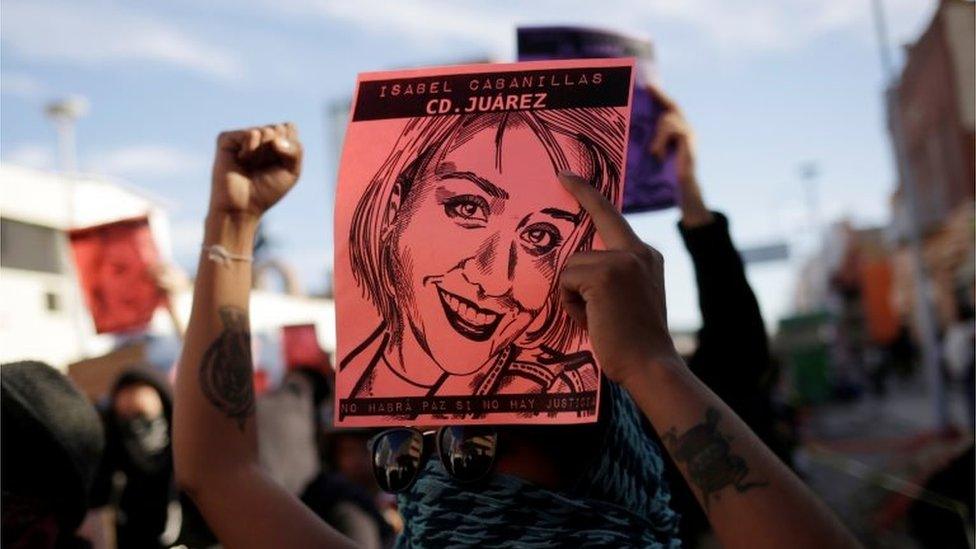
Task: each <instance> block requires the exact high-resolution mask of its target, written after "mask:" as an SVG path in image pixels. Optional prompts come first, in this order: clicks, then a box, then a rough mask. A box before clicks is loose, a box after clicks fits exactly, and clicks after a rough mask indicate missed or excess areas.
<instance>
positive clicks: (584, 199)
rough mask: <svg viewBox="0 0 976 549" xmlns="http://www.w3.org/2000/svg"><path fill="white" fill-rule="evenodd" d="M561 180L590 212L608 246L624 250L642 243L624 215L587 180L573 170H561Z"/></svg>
mask: <svg viewBox="0 0 976 549" xmlns="http://www.w3.org/2000/svg"><path fill="white" fill-rule="evenodd" d="M559 180H560V181H561V182H562V183H563V186H564V187H566V189H567V190H568V191H569V192H570V193H571V194H572V195H573V197H575V198H576V200H577V201H578V202H579V203H580V206H582V207H583V209H584V210H586V213H588V214H590V218H591V219H593V225H594V226H595V227H596V232H597V234H599V235H600V238H602V239H603V243H604V244H606V245H607V248H609V249H611V250H623V249H628V248H631V247H633V246H634V245H642V243H641V241H640V239H639V238H637V235H636V234H634V231H633V229H631V228H630V224H629V223H627V220H626V219H624V216H623V215H621V213H620V212H618V211H617V209H616V208H615V207H614V206H613V204H611V203H610V202H609V201H608V200H607V199H606V198H605V197H604V196H603V195H602V194H600V192H599V191H597V190H596V189H594V188H593V186H591V185H590V184H589V183H587V182H586V180H584V179H583V178H582V177H580V176H578V175H576V174H574V173H571V172H560V173H559Z"/></svg>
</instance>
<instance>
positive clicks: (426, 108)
mask: <svg viewBox="0 0 976 549" xmlns="http://www.w3.org/2000/svg"><path fill="white" fill-rule="evenodd" d="M633 63H634V62H633V59H584V60H568V61H539V62H525V63H514V64H491V65H467V66H457V67H442V68H431V69H421V70H410V71H397V72H381V73H368V74H361V75H360V76H359V80H358V82H357V89H356V94H355V99H354V103H353V108H352V113H351V119H350V123H349V127H348V129H347V132H346V137H345V144H344V147H343V152H342V160H341V164H340V169H339V182H338V186H337V191H336V211H335V235H336V242H335V299H336V316H337V320H338V323H337V337H338V341H337V352H336V356H337V360H336V363H337V366H338V367H337V369H336V370H337V371H336V386H335V390H336V404H335V405H336V410H335V417H336V423H337V425H340V426H350V427H353V426H355V427H378V426H395V425H444V424H473V423H475V424H476V423H482V424H517V423H522V424H570V423H591V422H594V421H596V420H597V411H598V410H599V398H600V395H599V390H600V382H599V379H600V375H599V366H598V364H597V363H596V360H595V358H594V356H593V354H592V352H591V349H590V345H589V341H588V339H587V335H586V331H585V330H584V328H583V327H582V326H580V325H579V324H577V323H575V322H574V321H573V320H572V319H570V317H569V316H568V315H567V314H566V313H565V312H564V311H563V309H562V308H561V306H560V304H559V289H558V285H557V281H558V275H559V273H560V271H561V270H562V267H563V265H564V264H565V262H566V260H567V259H568V258H569V257H570V256H571V255H572V254H573V253H576V252H579V251H585V250H589V249H592V248H594V247H599V245H600V244H599V241H598V240H599V239H598V238H597V237H596V235H595V231H594V229H593V226H592V224H591V223H590V220H589V218H588V216H587V215H586V214H585V212H583V211H582V209H581V208H580V206H579V204H578V203H577V202H576V201H575V200H574V199H573V197H572V196H571V195H570V194H569V193H568V192H566V191H565V190H564V189H563V187H562V185H561V184H560V183H559V180H558V178H557V174H558V173H559V172H560V171H563V170H570V171H572V172H574V173H577V174H579V175H581V176H582V177H584V178H586V179H588V180H589V181H590V182H591V183H592V184H593V185H594V186H595V187H596V188H598V189H600V191H601V192H603V194H604V195H605V196H606V197H607V198H608V199H610V200H611V201H612V202H613V203H615V204H617V205H618V207H619V205H620V202H621V194H622V190H623V181H624V176H625V174H624V166H625V158H626V144H627V132H628V125H629V117H630V101H631V93H632V92H631V90H632V83H633V82H632V79H633V72H634V64H633Z"/></svg>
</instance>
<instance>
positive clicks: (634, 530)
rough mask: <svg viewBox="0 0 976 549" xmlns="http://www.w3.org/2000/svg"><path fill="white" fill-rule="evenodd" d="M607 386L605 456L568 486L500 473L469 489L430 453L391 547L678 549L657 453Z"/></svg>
mask: <svg viewBox="0 0 976 549" xmlns="http://www.w3.org/2000/svg"><path fill="white" fill-rule="evenodd" d="M603 391H604V393H603V398H605V399H609V400H610V402H609V405H608V406H606V407H605V408H604V409H603V411H602V412H604V415H603V417H601V418H600V424H601V427H602V429H601V430H602V435H601V436H602V439H603V441H602V445H601V448H602V452H600V454H599V456H597V458H596V459H595V460H594V462H593V464H592V465H591V466H590V467H589V468H588V469H587V470H586V472H585V473H584V474H583V476H582V477H581V478H580V479H579V480H578V481H577V483H576V484H575V485H574V486H573V487H571V488H569V489H568V490H566V491H558V492H557V491H553V490H547V489H544V488H540V487H539V486H536V485H534V484H531V483H529V482H527V481H524V480H522V479H520V478H518V477H514V476H510V475H503V474H495V475H493V476H492V477H491V478H490V479H489V480H488V481H487V482H486V483H484V484H480V485H478V486H476V487H474V488H470V487H465V486H462V485H459V484H457V483H456V482H454V481H453V480H452V478H451V477H450V476H449V475H448V474H447V472H446V471H445V470H444V466H443V465H442V464H441V462H440V460H439V459H437V458H436V457H434V458H433V459H430V460H428V461H427V465H426V468H425V469H424V471H423V472H422V473H421V476H420V477H419V478H418V479H417V481H416V482H415V483H414V485H413V487H411V489H410V490H409V491H408V492H407V493H405V494H402V495H401V496H400V497H399V500H398V503H399V508H400V512H401V513H402V515H403V519H404V531H403V532H402V534H401V535H400V536H399V538H397V547H464V546H473V545H477V546H479V547H485V548H488V547H512V546H518V547H533V548H536V547H539V548H541V547H547V548H548V547H570V546H571V547H597V546H599V547H667V548H672V547H680V541H679V539H678V514H677V513H675V512H674V511H673V510H672V509H671V508H670V507H669V506H668V502H669V499H670V494H669V491H668V486H667V484H666V482H665V481H664V462H663V460H662V458H661V452H660V449H659V448H658V447H657V445H656V444H654V442H652V441H651V440H650V439H649V438H648V437H647V436H646V435H645V433H644V432H643V429H642V427H641V422H640V415H639V412H638V411H637V408H636V406H635V405H634V402H633V401H632V400H631V398H630V395H628V394H627V393H626V392H625V391H624V390H623V389H621V388H620V387H619V386H617V385H616V384H614V383H604V385H603ZM502 436H504V435H502Z"/></svg>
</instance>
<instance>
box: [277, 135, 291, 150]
mask: <svg viewBox="0 0 976 549" xmlns="http://www.w3.org/2000/svg"><path fill="white" fill-rule="evenodd" d="M275 142H276V143H277V144H278V148H279V149H290V148H291V141H289V140H287V139H285V138H284V137H279V138H278V139H277V140H276V141H275Z"/></svg>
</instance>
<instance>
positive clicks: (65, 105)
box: [44, 95, 89, 173]
mask: <svg viewBox="0 0 976 549" xmlns="http://www.w3.org/2000/svg"><path fill="white" fill-rule="evenodd" d="M88 107H89V104H88V100H87V99H85V98H84V97H81V96H77V95H75V96H71V97H68V98H65V99H59V100H57V101H52V102H51V103H48V104H47V106H46V107H44V114H46V115H47V117H48V118H50V119H51V120H52V121H53V122H54V126H55V128H56V129H57V132H58V156H59V157H60V158H59V160H60V164H61V166H60V167H61V171H63V172H67V173H70V172H74V171H76V170H77V169H78V163H77V151H76V149H75V121H76V120H78V119H79V118H81V117H82V116H85V115H86V114H88Z"/></svg>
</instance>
